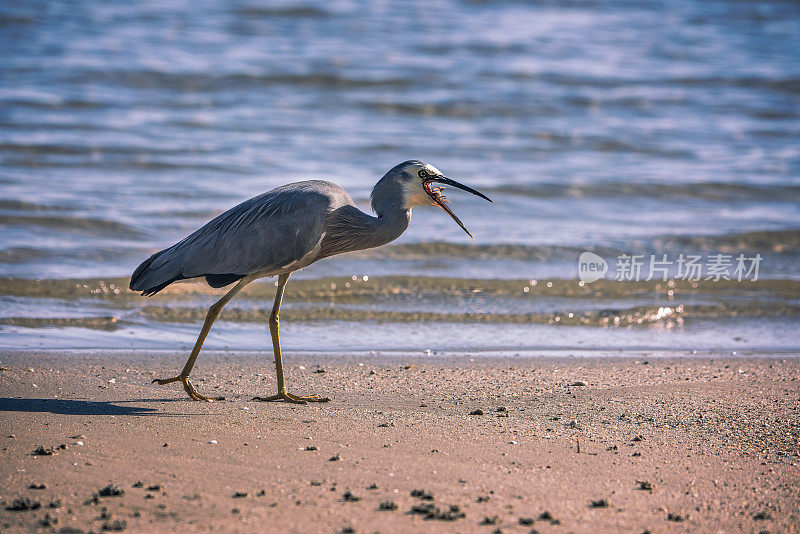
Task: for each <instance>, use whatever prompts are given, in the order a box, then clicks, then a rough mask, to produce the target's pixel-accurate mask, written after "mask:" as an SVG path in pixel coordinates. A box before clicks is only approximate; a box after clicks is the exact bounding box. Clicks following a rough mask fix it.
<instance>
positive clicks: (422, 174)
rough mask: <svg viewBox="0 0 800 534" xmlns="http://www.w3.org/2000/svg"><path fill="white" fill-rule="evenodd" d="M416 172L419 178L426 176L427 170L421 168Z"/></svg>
mask: <svg viewBox="0 0 800 534" xmlns="http://www.w3.org/2000/svg"><path fill="white" fill-rule="evenodd" d="M417 174H419V177H420V178H427V177H428V171H426V170H425V169H422V170H421V171H419V172H418V173H417Z"/></svg>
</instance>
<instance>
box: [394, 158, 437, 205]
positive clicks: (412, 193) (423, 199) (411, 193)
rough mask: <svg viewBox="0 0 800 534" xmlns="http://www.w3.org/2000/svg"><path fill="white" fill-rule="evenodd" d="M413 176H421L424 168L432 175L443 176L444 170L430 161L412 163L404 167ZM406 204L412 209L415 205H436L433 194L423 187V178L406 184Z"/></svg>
mask: <svg viewBox="0 0 800 534" xmlns="http://www.w3.org/2000/svg"><path fill="white" fill-rule="evenodd" d="M403 170H404V171H406V172H408V173H409V174H410V175H411V176H416V177H418V176H419V171H421V170H424V171H426V172H427V173H428V174H429V175H430V176H441V175H442V171H440V170H439V169H437V168H436V167H434V166H433V165H430V164H429V163H412V164H410V165H407V166H406V167H404V168H403ZM404 189H405V191H404V193H405V205H406V208H409V209H411V208H412V207H414V206H436V202H434V201H433V199H432V198H431V196H430V195H429V194H428V193H427V192H426V191H425V189H424V188H423V187H422V179H418V180H412V181H411V182H407V183H405V184H404Z"/></svg>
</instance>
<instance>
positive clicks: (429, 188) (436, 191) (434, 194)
mask: <svg viewBox="0 0 800 534" xmlns="http://www.w3.org/2000/svg"><path fill="white" fill-rule="evenodd" d="M434 183H439V184H446V185H451V186H453V187H456V188H458V189H462V190H464V191H468V192H470V193H472V194H473V195H477V196H479V197H481V198H485V199H486V200H488V201H489V202H491V201H492V199H491V198H489V197H487V196H486V195H484V194H483V193H481V192H480V191H476V190H475V189H472V188H471V187H468V186H466V185H464V184H460V183H458V182H456V181H455V180H451V179H450V178H446V177H444V176H431V177H430V178H428V179H427V180H425V181H423V182H422V187H423V188H424V189H425V192H426V193H428V195H429V196H430V197H431V199H433V201H434V202H435V203H436V204H437V205H438V206H439V207H440V208H442V209H443V210H444V211H445V212H446V213H447V214H448V215H449V216H450V217H452V218H453V220H454V221H455V222H456V223H458V225H459V226H460V227H461V229H462V230H464V231H465V232H466V233H467V235H468V236H470V237H472V234H471V233H469V230H467V227H466V226H464V223H462V222H461V221H460V220H459V218H458V217H456V214H455V213H453V210H451V209H450V208H449V207H448V206H447V204H448V203H449V201H448V200H447V197H445V196H444V194H443V193H442V190H444V187H435V186H434V185H433V184H434ZM473 239H474V238H473Z"/></svg>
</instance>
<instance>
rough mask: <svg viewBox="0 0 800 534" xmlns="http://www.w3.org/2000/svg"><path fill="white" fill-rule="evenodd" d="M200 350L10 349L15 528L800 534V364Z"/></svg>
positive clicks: (4, 409)
mask: <svg viewBox="0 0 800 534" xmlns="http://www.w3.org/2000/svg"><path fill="white" fill-rule="evenodd" d="M183 359H184V355H183V354H181V353H147V354H143V353H137V354H122V353H115V354H102V353H94V354H67V355H64V354H61V355H60V354H57V353H21V352H10V353H2V354H0V366H2V371H0V444H1V445H2V452H0V454H2V464H0V470H1V471H2V472H1V475H2V478H1V480H2V482H1V483H0V501H2V509H0V529H2V530H4V531H9V532H28V531H33V530H41V531H47V530H48V529H49V530H53V531H58V530H59V529H63V528H65V527H69V528H73V529H80V530H82V531H87V532H88V531H95V532H98V531H102V530H104V529H105V530H115V529H125V531H127V532H166V531H180V532H187V531H238V532H252V531H262V532H278V531H283V532H342V531H347V529H348V528H352V529H353V531H354V532H376V531H379V532H426V531H427V532H433V531H437V532H438V531H452V532H495V531H497V529H501V531H503V532H531V531H532V529H535V530H537V531H540V532H585V531H599V532H616V531H627V532H643V531H645V530H648V531H650V532H690V531H691V532H697V531H704V532H711V531H713V532H716V531H726V532H738V531H745V532H760V531H767V532H792V531H798V530H800V498H798V495H799V494H800V467H799V466H800V441H799V440H800V360H798V359H797V358H796V357H795V358H788V359H781V357H777V358H773V357H764V358H760V357H759V358H755V357H751V358H730V357H726V358H710V357H686V358H652V357H651V358H649V359H647V358H646V357H635V358H633V357H632V358H617V357H607V358H566V357H565V358H545V357H543V358H533V359H507V358H486V357H473V358H470V357H467V356H463V357H456V356H445V357H442V356H432V357H428V358H421V357H420V358H410V357H409V358H399V357H387V356H370V357H366V356H365V357H331V356H319V355H316V356H303V355H290V356H289V357H288V358H286V366H287V381H288V384H289V387H290V391H292V392H294V393H297V394H308V393H324V394H326V395H329V396H330V397H332V399H333V401H332V402H331V403H329V404H325V405H312V406H308V407H305V406H292V405H285V404H277V403H268V404H264V403H258V402H251V401H250V400H249V399H250V398H251V397H252V396H253V395H264V394H271V393H272V392H273V389H274V387H275V381H274V380H275V379H274V370H273V366H272V363H271V358H269V357H267V356H264V355H255V354H242V353H208V354H203V355H202V356H201V358H200V361H199V363H198V366H197V368H196V369H195V371H194V373H193V376H194V378H195V386H196V387H197V388H198V390H199V391H201V392H203V393H205V394H208V395H224V396H225V397H227V399H228V400H226V401H223V402H215V403H211V404H208V403H197V402H191V401H188V400H186V398H185V396H184V393H183V390H182V389H181V388H180V386H178V385H175V384H173V385H170V386H156V385H151V384H150V381H151V380H152V379H153V378H155V377H159V378H163V377H167V376H172V375H174V374H175V373H176V371H177V370H179V369H180V367H181V366H182V364H183ZM323 371H324V372H323ZM576 384H585V385H576ZM477 410H480V411H482V414H476V415H470V414H471V413H475V412H476V411H477ZM478 413H480V412H478ZM62 444H64V445H65V446H66V448H62V449H59V447H60V446H61V445H62ZM40 446H41V447H43V448H44V451H40V452H45V453H47V452H50V449H51V448H52V449H53V454H52V455H36V454H33V452H34V451H35V450H36V449H37V448H38V447H40ZM39 485H44V486H46V487H45V488H43V489H35V487H38V486H39ZM109 485H111V486H112V487H111V488H108V486H109ZM31 486H34V487H31ZM114 486H116V488H118V489H119V490H121V491H122V492H123V493H122V494H121V495H114V493H116V491H115V488H114ZM137 486H139V487H137ZM101 489H105V491H102V492H101V491H100V490H101ZM417 490H419V491H417ZM98 492H100V493H102V495H101V494H98ZM412 493H413V495H412ZM37 504H38V507H37ZM51 506H52V507H51ZM15 507H16V508H25V507H28V508H32V507H33V508H35V509H28V510H12V509H11V508H15ZM451 507H452V508H451ZM381 508H386V509H381ZM39 525H45V526H39ZM65 532H77V530H72V531H66V530H65Z"/></svg>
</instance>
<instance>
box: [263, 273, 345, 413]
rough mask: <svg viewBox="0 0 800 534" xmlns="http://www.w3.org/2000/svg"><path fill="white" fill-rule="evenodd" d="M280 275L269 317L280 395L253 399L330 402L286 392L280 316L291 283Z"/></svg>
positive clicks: (325, 398) (323, 398) (306, 402)
mask: <svg viewBox="0 0 800 534" xmlns="http://www.w3.org/2000/svg"><path fill="white" fill-rule="evenodd" d="M290 274H291V273H287V274H281V275H278V289H277V290H276V291H275V304H274V305H273V306H272V313H271V314H270V316H269V333H270V334H271V335H272V350H273V351H274V352H275V374H276V375H277V378H278V393H277V395H270V396H269V397H253V400H257V401H265V402H270V401H284V402H291V403H294V404H308V403H309V402H328V401H329V400H330V399H329V398H328V397H320V396H319V395H310V396H308V397H300V396H297V395H292V394H291V393H289V392H287V391H286V385H285V384H284V382H283V361H282V358H281V341H280V338H279V337H278V325H279V324H280V320H279V318H278V314H279V313H280V309H281V300H282V299H283V290H284V288H285V287H286V282H287V281H289V275H290Z"/></svg>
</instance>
